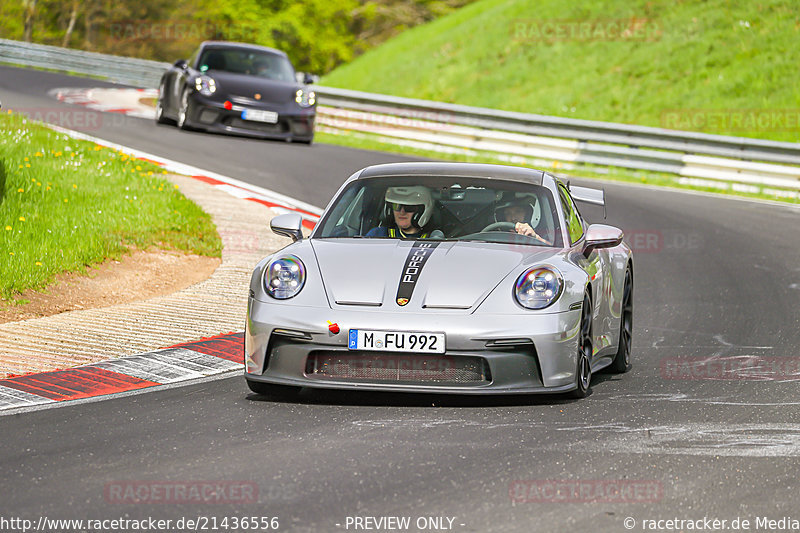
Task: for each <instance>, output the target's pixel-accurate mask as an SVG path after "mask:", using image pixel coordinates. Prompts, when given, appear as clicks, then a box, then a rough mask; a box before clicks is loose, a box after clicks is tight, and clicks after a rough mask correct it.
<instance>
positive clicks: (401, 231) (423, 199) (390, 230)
mask: <svg viewBox="0 0 800 533" xmlns="http://www.w3.org/2000/svg"><path fill="white" fill-rule="evenodd" d="M384 199H385V201H386V204H385V207H384V216H385V218H386V219H388V220H389V224H388V225H387V226H383V225H381V226H378V227H377V228H372V229H371V230H369V231H368V232H367V237H395V238H400V239H426V238H428V237H429V236H430V231H428V230H426V229H425V224H427V223H428V222H429V221H430V219H431V215H432V214H433V197H432V196H431V191H430V190H429V189H428V188H427V187H424V186H422V185H412V186H409V187H389V188H388V189H387V190H386V195H385V197H384Z"/></svg>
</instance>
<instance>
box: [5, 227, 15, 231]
mask: <svg viewBox="0 0 800 533" xmlns="http://www.w3.org/2000/svg"><path fill="white" fill-rule="evenodd" d="M12 229H14V228H12V227H11V226H6V231H11V230H12Z"/></svg>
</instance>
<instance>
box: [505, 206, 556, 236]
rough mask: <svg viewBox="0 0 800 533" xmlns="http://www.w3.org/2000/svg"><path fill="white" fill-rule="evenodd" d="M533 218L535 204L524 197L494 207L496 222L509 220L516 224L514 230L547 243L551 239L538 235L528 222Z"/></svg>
mask: <svg viewBox="0 0 800 533" xmlns="http://www.w3.org/2000/svg"><path fill="white" fill-rule="evenodd" d="M532 219H533V205H532V204H530V203H529V202H527V201H525V200H523V199H513V198H512V199H511V200H509V201H506V202H503V203H501V204H499V205H498V206H497V207H495V209H494V220H495V222H509V223H513V224H514V231H515V232H517V233H518V234H520V235H526V236H528V237H533V238H535V239H539V240H540V241H542V242H545V243H547V244H552V243H551V242H550V241H548V240H547V239H545V238H544V237H541V236H540V235H538V234H537V233H536V232H535V231H534V230H533V228H532V227H531V225H530V224H529V223H528V222H526V221H529V220H532Z"/></svg>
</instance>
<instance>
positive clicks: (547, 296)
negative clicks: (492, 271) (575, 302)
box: [514, 267, 564, 309]
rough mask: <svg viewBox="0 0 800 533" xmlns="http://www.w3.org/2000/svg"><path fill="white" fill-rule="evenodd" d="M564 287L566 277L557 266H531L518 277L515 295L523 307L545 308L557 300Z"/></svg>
mask: <svg viewBox="0 0 800 533" xmlns="http://www.w3.org/2000/svg"><path fill="white" fill-rule="evenodd" d="M563 289H564V279H563V278H562V277H561V273H560V272H559V271H558V270H556V269H555V268H550V267H534V268H529V269H528V270H526V271H525V272H523V273H522V275H521V276H520V277H518V278H517V283H516V284H515V286H514V296H516V297H517V301H518V302H519V304H520V305H521V306H522V307H527V308H528V309H544V308H545V307H547V306H548V305H550V304H552V303H553V302H555V301H556V300H557V299H558V297H559V296H561V291H562V290H563Z"/></svg>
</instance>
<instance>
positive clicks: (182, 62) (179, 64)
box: [173, 59, 189, 70]
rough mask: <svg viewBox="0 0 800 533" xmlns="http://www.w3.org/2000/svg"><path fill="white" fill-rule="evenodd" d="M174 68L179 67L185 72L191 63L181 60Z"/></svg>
mask: <svg viewBox="0 0 800 533" xmlns="http://www.w3.org/2000/svg"><path fill="white" fill-rule="evenodd" d="M173 66H175V67H178V68H179V69H181V70H185V69H186V67H188V66H189V63H187V62H186V60H185V59H179V60H177V61H176V62H175V63H174V64H173Z"/></svg>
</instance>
